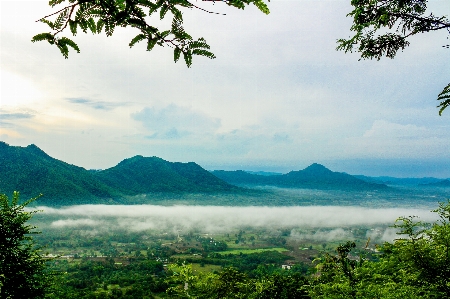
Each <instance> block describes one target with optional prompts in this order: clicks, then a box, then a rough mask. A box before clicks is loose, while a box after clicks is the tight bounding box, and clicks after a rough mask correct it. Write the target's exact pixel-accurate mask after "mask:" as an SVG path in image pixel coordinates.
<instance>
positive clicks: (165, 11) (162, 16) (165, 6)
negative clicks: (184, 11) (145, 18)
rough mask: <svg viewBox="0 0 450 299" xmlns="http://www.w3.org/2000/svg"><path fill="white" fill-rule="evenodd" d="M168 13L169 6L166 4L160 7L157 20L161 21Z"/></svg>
mask: <svg viewBox="0 0 450 299" xmlns="http://www.w3.org/2000/svg"><path fill="white" fill-rule="evenodd" d="M168 11H169V6H168V5H167V4H164V5H163V6H162V7H161V11H160V12H159V18H160V19H161V20H162V19H164V17H165V16H166V13H167V12H168Z"/></svg>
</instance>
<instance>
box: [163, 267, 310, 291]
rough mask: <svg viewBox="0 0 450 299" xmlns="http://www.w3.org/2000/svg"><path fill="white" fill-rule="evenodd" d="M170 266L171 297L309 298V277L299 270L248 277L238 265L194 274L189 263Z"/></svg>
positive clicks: (169, 289)
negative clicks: (216, 272)
mask: <svg viewBox="0 0 450 299" xmlns="http://www.w3.org/2000/svg"><path fill="white" fill-rule="evenodd" d="M171 270H172V272H173V275H172V276H170V277H169V278H168V283H169V284H170V285H172V286H171V287H169V288H168V289H167V291H166V292H167V294H168V295H169V296H170V297H171V298H198V299H201V298H205V299H219V298H220V299H226V298H249V299H251V298H259V299H266V298H267V299H269V298H270V299H289V298H292V299H294V298H299V299H300V298H309V296H308V294H307V292H306V288H305V284H306V283H307V280H306V278H305V277H304V276H302V275H300V274H295V273H294V274H292V275H291V274H284V275H282V274H273V275H269V276H264V277H260V278H249V277H248V276H247V275H246V274H244V273H242V272H240V271H238V270H237V269H235V268H225V269H223V270H222V271H221V272H220V273H218V274H215V273H207V274H201V273H200V274H198V275H195V274H194V273H193V272H192V267H191V266H190V265H183V266H181V267H177V266H172V267H171ZM286 273H288V272H286Z"/></svg>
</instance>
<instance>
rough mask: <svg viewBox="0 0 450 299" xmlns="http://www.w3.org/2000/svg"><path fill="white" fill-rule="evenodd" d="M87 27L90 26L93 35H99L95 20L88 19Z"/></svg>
mask: <svg viewBox="0 0 450 299" xmlns="http://www.w3.org/2000/svg"><path fill="white" fill-rule="evenodd" d="M87 25H88V28H89V30H91V32H92V33H93V34H95V33H97V28H96V27H97V26H96V24H95V20H94V19H93V18H89V19H88V21H87Z"/></svg>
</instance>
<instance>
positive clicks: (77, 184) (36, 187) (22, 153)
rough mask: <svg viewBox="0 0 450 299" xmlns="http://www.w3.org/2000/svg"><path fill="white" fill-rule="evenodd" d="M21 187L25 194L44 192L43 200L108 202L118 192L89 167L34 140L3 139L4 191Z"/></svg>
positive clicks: (0, 186)
mask: <svg viewBox="0 0 450 299" xmlns="http://www.w3.org/2000/svg"><path fill="white" fill-rule="evenodd" d="M13 191H19V192H20V193H21V194H22V198H27V197H34V196H38V195H39V194H41V193H42V194H43V195H44V196H43V197H42V199H41V200H40V202H49V203H50V202H54V203H60V204H62V203H64V204H72V203H89V202H99V201H100V202H108V201H111V200H112V198H115V197H117V195H118V194H117V192H116V191H115V190H114V189H112V188H110V187H108V186H107V185H105V184H103V183H102V182H100V181H99V180H97V179H96V178H95V177H93V175H92V174H91V173H90V172H89V171H87V170H86V169H84V168H82V167H78V166H74V165H71V164H68V163H65V162H62V161H60V160H57V159H54V158H52V157H50V156H49V155H47V154H46V153H45V152H43V151H42V150H41V149H39V148H38V147H37V146H36V145H34V144H32V145H29V146H27V147H19V146H9V145H8V144H6V143H4V142H0V193H5V194H11V193H12V192H13Z"/></svg>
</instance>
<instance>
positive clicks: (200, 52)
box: [192, 49, 216, 59]
mask: <svg viewBox="0 0 450 299" xmlns="http://www.w3.org/2000/svg"><path fill="white" fill-rule="evenodd" d="M192 54H193V55H200V56H205V57H208V58H209V59H214V58H216V55H214V54H213V53H211V52H209V51H206V50H203V49H194V50H192Z"/></svg>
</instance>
